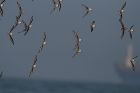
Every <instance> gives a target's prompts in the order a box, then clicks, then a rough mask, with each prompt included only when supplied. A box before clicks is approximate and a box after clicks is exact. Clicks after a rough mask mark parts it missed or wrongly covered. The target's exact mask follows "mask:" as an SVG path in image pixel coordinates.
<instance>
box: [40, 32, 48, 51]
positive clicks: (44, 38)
mask: <svg viewBox="0 0 140 93" xmlns="http://www.w3.org/2000/svg"><path fill="white" fill-rule="evenodd" d="M45 40H46V33H45V32H44V37H43V42H42V45H41V46H40V49H39V51H38V53H39V52H40V51H41V50H42V48H43V46H44V45H45V44H46V41H45Z"/></svg>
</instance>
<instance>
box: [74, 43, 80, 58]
mask: <svg viewBox="0 0 140 93" xmlns="http://www.w3.org/2000/svg"><path fill="white" fill-rule="evenodd" d="M80 52H82V50H80V49H79V45H78V44H77V50H76V53H75V54H74V55H73V57H74V56H75V55H76V54H78V53H80ZM73 57H72V58H73Z"/></svg>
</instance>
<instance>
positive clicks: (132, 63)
mask: <svg viewBox="0 0 140 93" xmlns="http://www.w3.org/2000/svg"><path fill="white" fill-rule="evenodd" d="M137 57H138V55H137V56H135V57H134V58H132V59H131V60H130V63H131V65H132V68H133V71H135V65H134V62H135V58H137Z"/></svg>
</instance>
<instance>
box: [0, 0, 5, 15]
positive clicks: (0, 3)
mask: <svg viewBox="0 0 140 93" xmlns="http://www.w3.org/2000/svg"><path fill="white" fill-rule="evenodd" d="M4 1H5V0H2V1H1V2H0V13H1V16H3V9H2V6H3V3H4Z"/></svg>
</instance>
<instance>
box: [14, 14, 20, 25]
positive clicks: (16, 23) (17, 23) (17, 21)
mask: <svg viewBox="0 0 140 93" xmlns="http://www.w3.org/2000/svg"><path fill="white" fill-rule="evenodd" d="M19 24H21V22H20V21H19V17H17V16H16V22H15V27H16V26H17V25H19Z"/></svg>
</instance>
